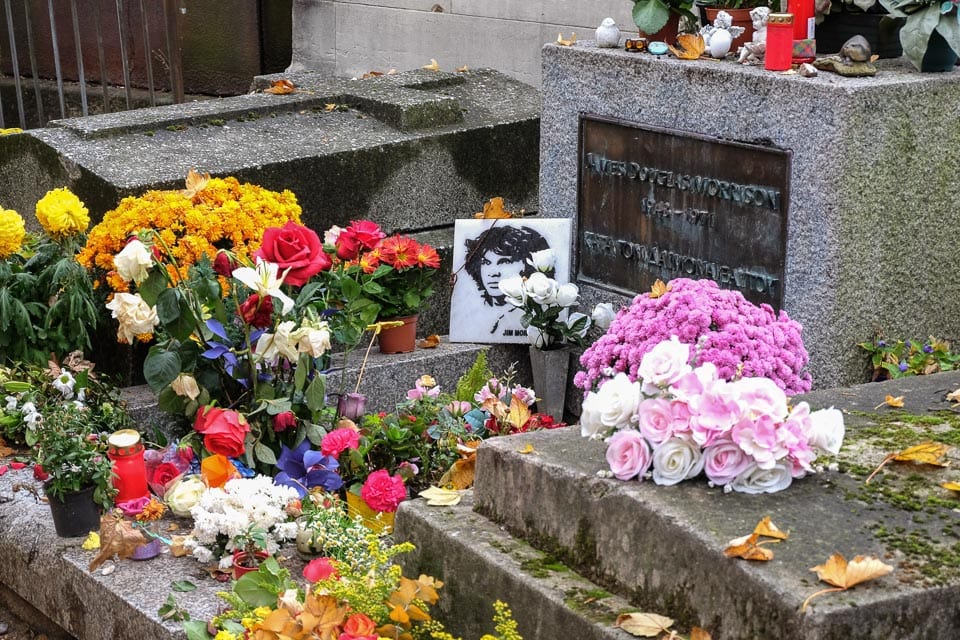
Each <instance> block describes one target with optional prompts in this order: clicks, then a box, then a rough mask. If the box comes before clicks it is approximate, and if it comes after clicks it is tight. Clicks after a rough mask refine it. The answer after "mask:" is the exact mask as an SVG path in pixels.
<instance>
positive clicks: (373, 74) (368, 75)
mask: <svg viewBox="0 0 960 640" xmlns="http://www.w3.org/2000/svg"><path fill="white" fill-rule="evenodd" d="M382 75H383V71H367V72H366V73H365V74H363V75H362V76H360V79H361V80H366V79H367V78H379V77H380V76H382Z"/></svg>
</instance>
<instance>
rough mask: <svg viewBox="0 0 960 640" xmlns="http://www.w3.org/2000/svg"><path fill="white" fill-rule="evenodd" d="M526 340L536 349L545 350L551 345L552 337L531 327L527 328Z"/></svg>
mask: <svg viewBox="0 0 960 640" xmlns="http://www.w3.org/2000/svg"><path fill="white" fill-rule="evenodd" d="M527 338H528V339H529V340H530V344H531V345H533V346H534V347H536V348H537V349H546V348H547V347H549V346H550V345H551V344H552V343H553V337H552V336H551V335H550V334H549V333H547V332H545V331H543V330H541V329H538V328H537V327H534V326H532V325H531V326H529V327H527Z"/></svg>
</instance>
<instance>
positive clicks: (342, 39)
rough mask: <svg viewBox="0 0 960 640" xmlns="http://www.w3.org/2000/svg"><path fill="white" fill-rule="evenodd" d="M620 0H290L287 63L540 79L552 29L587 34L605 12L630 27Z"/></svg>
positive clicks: (341, 70)
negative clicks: (428, 67)
mask: <svg viewBox="0 0 960 640" xmlns="http://www.w3.org/2000/svg"><path fill="white" fill-rule="evenodd" d="M631 7H632V5H631V3H629V2H626V0H588V1H586V2H584V1H583V0H521V1H517V0H294V3H293V63H294V64H301V65H303V66H304V67H306V68H308V69H316V70H320V71H323V72H325V73H330V74H332V75H337V76H346V77H353V76H359V75H362V74H364V73H366V72H368V71H382V72H386V71H388V70H390V69H397V70H398V71H402V70H406V69H414V68H418V67H421V66H423V65H425V64H429V63H430V59H431V58H432V59H435V60H436V61H437V62H438V63H439V64H440V68H441V69H443V70H445V71H453V70H454V69H456V68H457V67H461V66H463V65H467V66H469V67H470V68H471V69H475V68H480V67H492V68H494V69H497V70H498V71H502V72H504V73H506V74H508V75H510V76H513V77H514V78H516V79H518V80H521V81H523V82H526V83H528V84H531V85H533V86H535V87H539V86H540V48H541V47H542V46H543V44H544V43H546V42H554V41H556V39H557V33H558V32H561V31H562V32H563V35H564V37H565V38H569V36H570V32H571V31H575V32H576V33H577V37H578V38H579V39H581V40H592V39H593V38H594V30H595V29H596V27H597V25H599V24H600V21H601V20H603V19H604V18H606V17H608V16H609V17H612V18H614V19H615V20H616V21H617V24H618V25H619V27H620V29H621V31H624V32H632V33H635V32H636V27H635V26H634V25H633V20H632V19H631V17H630V10H631Z"/></svg>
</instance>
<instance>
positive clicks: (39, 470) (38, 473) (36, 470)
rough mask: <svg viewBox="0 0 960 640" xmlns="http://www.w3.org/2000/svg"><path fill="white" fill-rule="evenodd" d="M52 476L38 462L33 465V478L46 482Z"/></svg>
mask: <svg viewBox="0 0 960 640" xmlns="http://www.w3.org/2000/svg"><path fill="white" fill-rule="evenodd" d="M49 477H50V474H49V473H47V472H46V471H44V470H43V467H41V466H40V465H38V464H35V465H33V479H34V480H39V481H40V482H45V481H46V480H47V479H48V478H49Z"/></svg>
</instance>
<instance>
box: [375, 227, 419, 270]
mask: <svg viewBox="0 0 960 640" xmlns="http://www.w3.org/2000/svg"><path fill="white" fill-rule="evenodd" d="M419 251H420V245H418V244H417V241H416V240H414V239H413V238H410V237H408V236H400V235H396V236H390V237H389V238H385V239H384V240H383V242H381V243H380V255H381V258H382V260H383V261H384V262H386V263H387V264H389V265H390V266H391V267H393V268H394V269H409V268H410V267H412V266H414V265H415V264H417V254H418V253H419Z"/></svg>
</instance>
